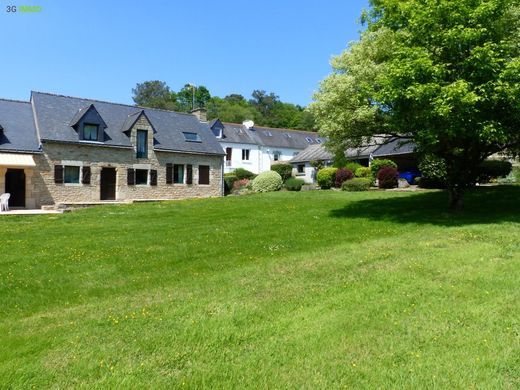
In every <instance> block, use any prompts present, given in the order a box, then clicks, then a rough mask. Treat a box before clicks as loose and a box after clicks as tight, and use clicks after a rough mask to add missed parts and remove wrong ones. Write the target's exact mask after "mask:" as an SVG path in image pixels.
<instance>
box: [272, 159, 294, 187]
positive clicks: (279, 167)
mask: <svg viewBox="0 0 520 390" xmlns="http://www.w3.org/2000/svg"><path fill="white" fill-rule="evenodd" d="M292 169H293V167H292V165H291V164H286V163H277V164H273V165H271V171H275V172H278V174H279V175H280V176H281V177H282V180H283V181H284V182H285V181H286V180H287V179H289V178H290V177H291V175H292Z"/></svg>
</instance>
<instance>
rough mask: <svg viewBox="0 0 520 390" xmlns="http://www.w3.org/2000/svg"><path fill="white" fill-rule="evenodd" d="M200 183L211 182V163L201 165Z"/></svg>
mask: <svg viewBox="0 0 520 390" xmlns="http://www.w3.org/2000/svg"><path fill="white" fill-rule="evenodd" d="M199 184H209V165H199Z"/></svg>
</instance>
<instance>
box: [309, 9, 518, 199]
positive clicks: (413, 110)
mask: <svg viewBox="0 0 520 390" xmlns="http://www.w3.org/2000/svg"><path fill="white" fill-rule="evenodd" d="M370 6H371V7H370V9H369V10H368V11H367V12H366V13H365V14H364V15H363V20H364V21H365V22H366V23H367V29H366V31H365V32H364V33H362V35H361V38H360V40H359V41H357V42H355V43H353V44H351V45H350V46H349V48H348V49H347V50H346V51H345V52H344V53H342V54H341V55H340V56H338V57H335V58H334V59H333V60H332V66H333V69H334V72H333V73H332V74H331V75H330V76H329V77H327V78H326V79H325V80H324V81H323V82H322V83H321V86H320V90H319V91H318V93H317V94H316V95H315V102H314V103H313V104H312V105H311V111H312V112H313V113H314V114H315V117H316V120H317V124H318V127H319V128H321V129H322V132H323V133H324V135H326V136H328V137H329V138H330V142H331V145H333V146H334V147H335V148H336V149H341V148H345V147H349V146H360V145H361V144H363V143H366V142H368V141H369V140H370V138H371V137H372V136H373V135H375V134H382V133H383V134H387V135H392V136H401V137H403V138H405V137H411V139H412V140H413V142H414V143H415V144H416V145H417V152H418V153H419V154H421V155H432V156H435V157H438V158H440V159H442V160H443V162H444V163H445V166H446V170H447V181H448V189H449V192H450V199H451V201H450V202H451V206H452V207H453V208H459V207H460V206H461V201H462V193H463V191H464V189H465V188H467V187H468V186H470V185H472V184H473V183H474V182H475V179H476V177H477V175H478V165H479V164H480V163H481V162H482V161H483V160H484V159H485V158H487V157H489V156H490V155H492V154H494V153H497V152H508V153H511V154H517V153H518V152H519V150H520V11H519V9H520V8H519V6H518V2H517V0H457V1H453V0H371V1H370Z"/></svg>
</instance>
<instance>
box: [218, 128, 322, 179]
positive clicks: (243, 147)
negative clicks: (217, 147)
mask: <svg viewBox="0 0 520 390" xmlns="http://www.w3.org/2000/svg"><path fill="white" fill-rule="evenodd" d="M209 126H210V128H211V130H212V132H213V134H215V136H216V137H217V139H218V141H219V142H220V144H221V145H222V148H223V149H224V151H225V152H226V163H225V167H224V172H225V173H227V172H232V171H234V170H235V169H237V168H244V169H247V170H248V171H251V172H253V173H260V172H265V171H269V170H270V169H271V165H272V164H274V163H277V162H282V161H284V162H288V161H289V160H291V159H292V158H293V157H294V156H296V155H297V154H298V153H299V152H301V151H302V150H304V149H305V148H307V147H308V146H309V145H319V144H321V143H322V139H321V138H319V137H318V134H317V133H315V132H312V131H303V130H290V129H275V128H270V127H260V126H255V125H254V123H253V122H252V121H245V122H244V123H243V124H237V123H224V122H221V121H220V120H219V119H214V120H213V121H211V122H210V123H209Z"/></svg>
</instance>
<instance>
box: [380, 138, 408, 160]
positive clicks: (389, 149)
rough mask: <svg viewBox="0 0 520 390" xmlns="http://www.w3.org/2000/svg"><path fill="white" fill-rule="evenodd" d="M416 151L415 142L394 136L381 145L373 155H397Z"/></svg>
mask: <svg viewBox="0 0 520 390" xmlns="http://www.w3.org/2000/svg"><path fill="white" fill-rule="evenodd" d="M414 152H415V144H414V143H412V142H411V141H410V140H409V139H406V138H394V139H392V140H390V141H389V142H387V143H385V144H383V145H381V146H380V147H379V148H378V149H377V150H375V151H374V152H373V153H372V156H373V157H385V156H395V155H398V154H412V153H414Z"/></svg>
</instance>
